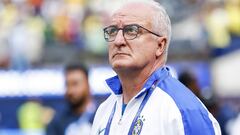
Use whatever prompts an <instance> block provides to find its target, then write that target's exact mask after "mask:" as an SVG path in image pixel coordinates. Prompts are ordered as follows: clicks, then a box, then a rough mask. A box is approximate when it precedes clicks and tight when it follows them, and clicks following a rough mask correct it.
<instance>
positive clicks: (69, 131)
mask: <svg viewBox="0 0 240 135" xmlns="http://www.w3.org/2000/svg"><path fill="white" fill-rule="evenodd" d="M65 78H66V89H67V91H66V93H65V98H66V100H67V102H68V104H69V107H68V108H67V110H65V111H64V112H63V113H61V112H60V113H59V112H57V114H56V116H55V117H54V118H53V120H52V121H51V123H50V124H49V125H48V127H47V135H78V134H81V135H89V134H90V129H91V123H92V121H93V117H94V112H95V106H94V104H93V101H92V97H91V94H90V91H89V83H88V70H87V69H86V68H85V67H84V66H82V65H69V66H67V67H66V69H65Z"/></svg>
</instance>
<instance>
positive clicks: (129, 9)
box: [111, 3, 153, 25]
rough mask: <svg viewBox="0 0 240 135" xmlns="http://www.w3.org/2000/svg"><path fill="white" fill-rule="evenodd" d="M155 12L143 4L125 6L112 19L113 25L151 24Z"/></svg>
mask: <svg viewBox="0 0 240 135" xmlns="http://www.w3.org/2000/svg"><path fill="white" fill-rule="evenodd" d="M152 13H153V10H152V9H151V8H150V6H148V5H146V4H143V3H131V4H127V5H124V6H123V7H122V8H120V9H119V10H117V11H116V12H115V13H114V14H113V15H112V17H111V24H117V25H124V24H128V23H140V24H141V23H143V24H148V23H151V16H152Z"/></svg>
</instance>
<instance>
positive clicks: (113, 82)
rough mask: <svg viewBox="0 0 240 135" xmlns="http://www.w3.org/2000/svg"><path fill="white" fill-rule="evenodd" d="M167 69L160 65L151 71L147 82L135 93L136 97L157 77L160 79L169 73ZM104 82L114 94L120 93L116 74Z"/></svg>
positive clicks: (120, 88) (120, 89) (119, 83)
mask: <svg viewBox="0 0 240 135" xmlns="http://www.w3.org/2000/svg"><path fill="white" fill-rule="evenodd" d="M168 71H169V69H168V68H167V67H162V68H159V69H157V70H156V71H155V72H153V74H152V75H151V76H150V77H149V78H148V80H147V82H146V83H145V84H144V86H143V88H142V90H143V91H141V92H140V93H139V94H138V95H137V97H136V98H139V97H141V96H142V95H143V94H144V93H146V91H147V90H149V89H150V87H151V86H152V84H153V83H154V82H155V81H156V80H158V79H160V80H161V79H162V78H164V77H165V76H166V75H168V74H169V72H168ZM106 83H107V85H108V86H109V88H110V89H111V90H112V91H113V93H114V94H115V95H119V94H122V85H121V82H120V80H119V77H118V76H114V77H111V78H109V79H107V80H106Z"/></svg>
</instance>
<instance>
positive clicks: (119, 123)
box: [118, 117, 122, 125]
mask: <svg viewBox="0 0 240 135" xmlns="http://www.w3.org/2000/svg"><path fill="white" fill-rule="evenodd" d="M121 124H122V117H121V118H120V120H119V121H118V125H121Z"/></svg>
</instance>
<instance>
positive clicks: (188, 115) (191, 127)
mask: <svg viewBox="0 0 240 135" xmlns="http://www.w3.org/2000/svg"><path fill="white" fill-rule="evenodd" d="M158 87H159V88H161V89H162V90H163V91H164V92H166V93H167V94H168V95H169V96H170V97H171V98H172V99H173V100H174V101H175V103H176V105H177V107H178V109H179V110H180V112H181V115H182V121H183V125H184V132H185V135H214V134H215V133H214V128H213V125H212V121H211V120H210V118H209V117H208V112H207V110H206V109H205V108H204V107H203V105H202V104H201V102H199V100H198V99H197V98H196V96H195V95H194V94H193V93H192V92H191V91H190V90H189V89H188V88H187V87H185V86H184V85H183V84H182V83H180V82H179V81H178V80H176V79H175V78H173V77H171V76H168V77H167V78H166V79H165V80H163V81H161V82H160V83H159V85H158Z"/></svg>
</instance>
